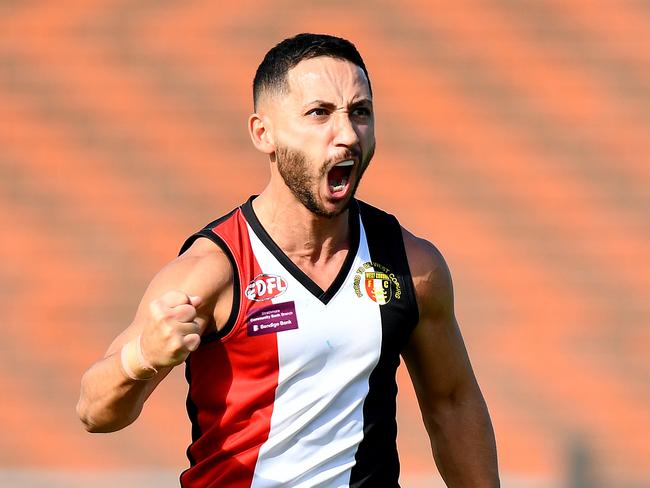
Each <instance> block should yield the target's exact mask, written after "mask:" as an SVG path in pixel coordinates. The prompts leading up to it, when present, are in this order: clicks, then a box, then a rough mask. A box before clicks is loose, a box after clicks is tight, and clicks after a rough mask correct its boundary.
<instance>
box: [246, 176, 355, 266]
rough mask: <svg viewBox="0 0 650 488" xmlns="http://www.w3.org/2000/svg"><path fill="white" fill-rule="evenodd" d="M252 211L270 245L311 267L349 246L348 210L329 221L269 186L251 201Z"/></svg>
mask: <svg viewBox="0 0 650 488" xmlns="http://www.w3.org/2000/svg"><path fill="white" fill-rule="evenodd" d="M253 210H254V211H255V215H256V216H257V218H258V219H259V221H260V223H261V224H262V226H263V227H264V229H265V230H266V231H267V232H268V234H269V235H270V236H271V238H272V239H273V241H275V243H276V244H277V245H278V246H279V247H280V249H282V250H283V251H284V253H285V254H287V255H288V256H289V257H295V258H297V259H300V260H303V259H304V260H309V261H311V262H312V263H315V262H318V261H323V260H325V261H328V260H329V259H330V258H332V257H333V256H334V255H335V254H336V253H338V252H339V251H341V250H344V249H347V248H348V246H349V235H350V228H349V227H350V226H349V223H348V216H349V210H346V211H344V212H343V213H341V214H340V215H337V216H336V217H332V218H325V217H320V216H318V215H315V214H313V213H312V212H311V211H309V210H308V209H307V208H306V207H305V206H304V205H303V204H302V203H300V202H299V201H298V200H297V199H296V198H295V197H294V196H293V194H291V193H287V192H284V191H283V192H279V191H275V190H274V188H273V187H272V186H271V185H269V186H268V187H267V188H266V189H265V190H264V191H263V192H262V194H260V196H258V197H257V198H256V199H255V200H253Z"/></svg>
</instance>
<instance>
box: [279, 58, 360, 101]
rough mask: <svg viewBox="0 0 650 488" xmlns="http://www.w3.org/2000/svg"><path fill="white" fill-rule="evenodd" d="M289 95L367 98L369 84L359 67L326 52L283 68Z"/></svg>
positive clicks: (324, 98) (318, 97) (321, 98)
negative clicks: (285, 71)
mask: <svg viewBox="0 0 650 488" xmlns="http://www.w3.org/2000/svg"><path fill="white" fill-rule="evenodd" d="M287 84H288V85H289V97H290V98H294V99H295V100H294V101H296V102H308V101H309V99H319V100H327V101H331V102H336V101H340V102H349V101H350V100H352V99H356V98H367V99H370V98H371V95H370V87H369V85H368V79H367V78H366V74H365V73H364V72H363V70H362V69H361V68H360V67H359V66H357V65H356V64H354V63H352V62H350V61H348V60H345V59H337V58H331V57H326V56H319V57H316V58H311V59H305V60H303V61H301V62H300V63H298V64H297V65H296V66H294V67H293V68H292V69H290V70H289V71H288V72H287Z"/></svg>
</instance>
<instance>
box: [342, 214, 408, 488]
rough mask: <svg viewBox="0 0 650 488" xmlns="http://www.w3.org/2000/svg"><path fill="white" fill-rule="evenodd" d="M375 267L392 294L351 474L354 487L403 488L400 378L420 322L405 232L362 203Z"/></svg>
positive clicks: (389, 217) (383, 316) (384, 307)
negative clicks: (402, 354)
mask: <svg viewBox="0 0 650 488" xmlns="http://www.w3.org/2000/svg"><path fill="white" fill-rule="evenodd" d="M359 207H360V213H361V220H362V222H363V227H364V230H365V233H366V238H367V241H368V248H369V251H370V257H371V259H372V263H371V265H372V267H373V269H374V270H375V271H380V272H381V277H382V278H383V279H385V280H387V281H388V283H387V286H388V287H390V293H388V294H387V295H386V296H387V297H388V299H387V300H386V301H385V303H383V304H378V305H377V306H378V307H379V311H380V315H381V326H382V346H381V354H380V358H379V362H378V363H377V365H376V366H375V369H374V370H373V372H372V373H371V375H370V379H369V391H368V396H367V397H366V399H365V402H364V406H363V417H364V429H363V431H364V437H363V440H362V441H361V443H360V444H359V447H358V450H357V453H356V456H355V459H356V464H355V466H354V467H353V468H352V473H351V477H350V487H354V488H360V487H375V486H382V487H391V488H394V487H399V484H398V480H399V471H400V467H399V459H398V454H397V423H396V398H397V383H396V381H395V374H396V372H397V367H398V366H399V363H400V352H401V350H402V348H403V347H404V345H405V344H406V342H407V341H408V337H409V335H410V333H411V331H412V330H413V328H414V327H415V325H416V323H417V321H418V312H417V306H416V305H415V300H414V298H413V297H414V294H413V281H412V279H411V275H410V271H409V267H408V260H407V257H406V251H405V249H404V242H403V239H402V230H401V227H400V225H399V223H398V222H397V220H396V219H395V217H393V216H392V215H389V214H387V213H385V212H383V211H381V210H378V209H376V208H374V207H371V206H370V205H367V204H365V203H363V202H359Z"/></svg>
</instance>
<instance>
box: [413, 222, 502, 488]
mask: <svg viewBox="0 0 650 488" xmlns="http://www.w3.org/2000/svg"><path fill="white" fill-rule="evenodd" d="M404 242H405V245H406V249H407V254H408V258H409V265H410V267H411V273H412V275H413V281H414V284H415V288H416V295H417V301H418V305H419V309H420V322H419V323H418V325H417V327H416V328H415V330H414V332H413V334H412V337H411V339H410V341H409V343H408V345H407V347H406V349H405V351H404V352H403V355H404V359H405V362H406V365H407V368H408V371H409V374H410V376H411V379H412V380H413V385H414V388H415V391H416V394H417V397H418V402H419V404H420V410H421V411H422V417H423V419H424V423H425V426H426V429H427V432H428V434H429V439H430V441H431V448H432V450H433V455H434V459H435V461H436V465H437V466H438V469H439V471H440V474H441V475H442V477H443V479H444V480H445V483H446V484H447V486H449V487H452V488H463V487H468V488H469V487H471V488H478V487H486V488H488V487H489V488H495V487H498V486H499V474H498V466H497V454H496V443H495V439H494V432H493V429H492V423H491V421H490V415H489V413H488V410H487V406H486V404H485V400H484V399H483V395H482V393H481V390H480V388H479V386H478V383H477V381H476V377H475V376H474V372H473V371H472V366H471V364H470V360H469V357H468V355H467V351H466V349H465V344H464V343H463V338H462V336H461V333H460V329H459V327H458V323H457V322H456V317H455V314H454V299H453V290H452V283H451V276H450V273H449V269H448V268H447V265H446V263H445V261H444V258H443V257H442V255H441V254H440V252H439V251H438V250H437V249H436V248H435V247H434V246H432V245H431V244H429V243H428V242H426V241H423V240H421V239H417V238H415V237H414V236H412V235H411V234H409V233H408V232H406V231H404Z"/></svg>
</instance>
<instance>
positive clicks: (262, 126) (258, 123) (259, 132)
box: [248, 113, 275, 154]
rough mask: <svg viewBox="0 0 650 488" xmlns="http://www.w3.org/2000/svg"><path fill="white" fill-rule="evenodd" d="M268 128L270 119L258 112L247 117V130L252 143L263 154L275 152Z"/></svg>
mask: <svg viewBox="0 0 650 488" xmlns="http://www.w3.org/2000/svg"><path fill="white" fill-rule="evenodd" d="M270 129H271V127H270V121H269V120H268V118H267V117H264V116H263V115H260V114H258V113H254V114H252V115H251V116H250V117H248V132H249V134H250V136H251V140H252V141H253V145H254V146H255V148H256V149H257V150H258V151H262V152H263V153H265V154H272V153H274V152H275V142H274V141H273V134H272V132H271V130H270Z"/></svg>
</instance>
